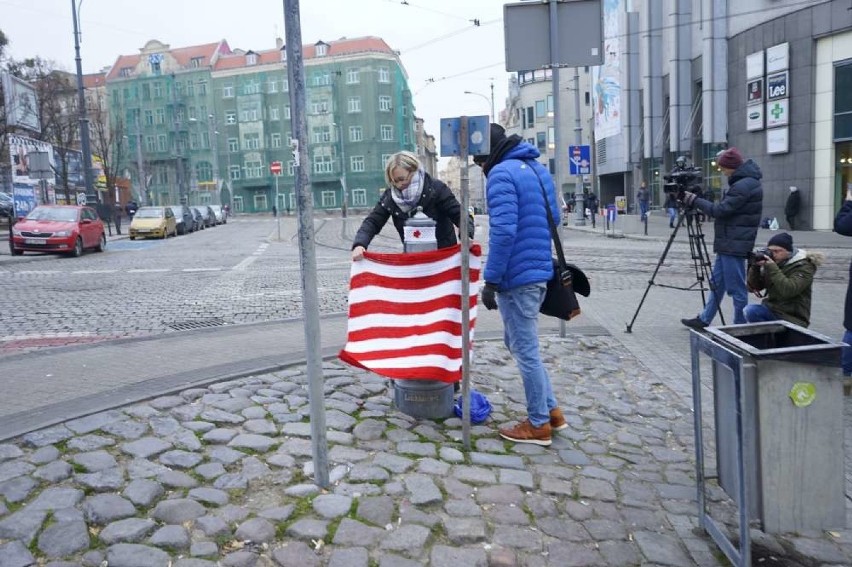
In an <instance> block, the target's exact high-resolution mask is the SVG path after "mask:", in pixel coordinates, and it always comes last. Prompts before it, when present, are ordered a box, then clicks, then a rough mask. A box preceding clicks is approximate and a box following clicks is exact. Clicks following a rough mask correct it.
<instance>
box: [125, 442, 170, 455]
mask: <svg viewBox="0 0 852 567" xmlns="http://www.w3.org/2000/svg"><path fill="white" fill-rule="evenodd" d="M171 448H172V444H171V443H168V442H166V441H163V440H162V439H160V438H158V437H143V438H141V439H138V440H136V441H130V442H129V443H125V444H124V445H122V446H121V450H122V451H123V452H125V453H127V454H128V455H132V456H134V457H137V458H140V459H147V458H149V457H153V456H155V455H159V454H160V453H162V452H164V451H167V450H169V449H171Z"/></svg>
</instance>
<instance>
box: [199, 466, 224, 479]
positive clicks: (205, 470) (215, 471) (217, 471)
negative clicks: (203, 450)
mask: <svg viewBox="0 0 852 567" xmlns="http://www.w3.org/2000/svg"><path fill="white" fill-rule="evenodd" d="M195 473H196V474H198V475H200V476H202V477H203V478H205V479H206V480H211V479H214V478H216V477H218V476H221V475H223V474H225V467H223V466H222V463H204V464H203V465H198V466H197V467H195Z"/></svg>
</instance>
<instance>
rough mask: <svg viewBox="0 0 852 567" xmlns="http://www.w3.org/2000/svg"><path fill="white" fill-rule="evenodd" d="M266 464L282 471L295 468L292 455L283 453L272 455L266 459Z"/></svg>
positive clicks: (294, 460)
mask: <svg viewBox="0 0 852 567" xmlns="http://www.w3.org/2000/svg"><path fill="white" fill-rule="evenodd" d="M266 462H267V463H268V464H270V465H272V466H274V467H280V468H282V469H290V468H293V467H295V466H296V459H294V458H293V456H292V455H287V454H284V453H274V454H272V455H270V456H269V457H267V459H266Z"/></svg>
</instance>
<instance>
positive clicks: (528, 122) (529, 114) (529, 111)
mask: <svg viewBox="0 0 852 567" xmlns="http://www.w3.org/2000/svg"><path fill="white" fill-rule="evenodd" d="M524 116H525V122H524V124H523V127H524V128H532V127H533V126H535V108H534V107H532V106H528V107H527V108H526V112H525V113H524Z"/></svg>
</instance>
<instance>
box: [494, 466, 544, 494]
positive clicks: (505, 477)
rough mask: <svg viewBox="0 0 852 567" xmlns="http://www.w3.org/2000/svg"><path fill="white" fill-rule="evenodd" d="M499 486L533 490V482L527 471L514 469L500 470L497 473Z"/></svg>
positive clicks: (530, 474)
mask: <svg viewBox="0 0 852 567" xmlns="http://www.w3.org/2000/svg"><path fill="white" fill-rule="evenodd" d="M497 475H498V482H499V483H500V484H515V485H518V486H520V487H521V488H523V489H524V490H532V489H533V488H535V480H534V479H533V475H532V473H530V472H529V471H518V470H514V469H500V470H499V471H497Z"/></svg>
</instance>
